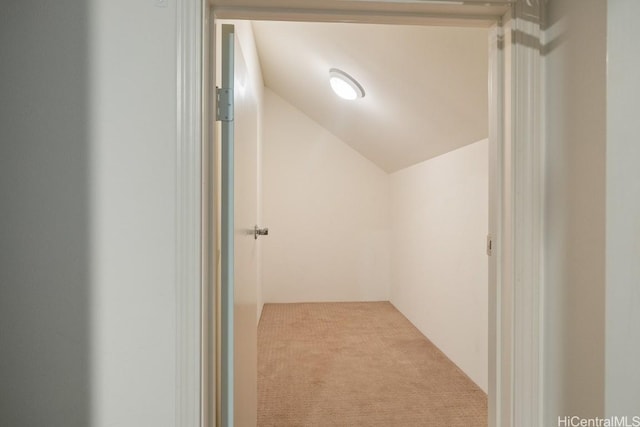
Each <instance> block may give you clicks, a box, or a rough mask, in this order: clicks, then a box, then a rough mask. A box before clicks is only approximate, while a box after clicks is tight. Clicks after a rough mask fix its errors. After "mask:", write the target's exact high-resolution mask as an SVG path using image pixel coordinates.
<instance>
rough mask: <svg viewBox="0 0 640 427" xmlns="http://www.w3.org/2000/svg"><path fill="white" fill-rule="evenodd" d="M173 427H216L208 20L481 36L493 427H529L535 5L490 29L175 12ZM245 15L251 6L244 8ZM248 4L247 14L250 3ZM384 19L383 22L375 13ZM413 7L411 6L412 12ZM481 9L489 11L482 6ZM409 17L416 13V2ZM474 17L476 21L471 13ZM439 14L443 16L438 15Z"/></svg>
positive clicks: (200, 2) (536, 273)
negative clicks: (475, 32)
mask: <svg viewBox="0 0 640 427" xmlns="http://www.w3.org/2000/svg"><path fill="white" fill-rule="evenodd" d="M176 3H177V4H176V7H177V64H176V65H177V101H178V102H177V129H178V131H177V147H176V150H177V164H176V222H177V224H176V225H177V228H176V229H177V234H176V242H177V251H176V322H177V325H176V369H177V374H176V425H177V426H185V427H186V426H189V427H195V426H202V427H209V426H211V425H214V424H215V404H216V390H215V383H216V382H215V379H216V367H215V361H214V358H215V347H216V346H215V340H216V339H217V334H216V319H215V315H214V313H215V306H216V304H217V298H216V295H215V287H214V284H215V276H216V274H217V272H216V266H215V259H216V257H217V254H216V253H215V228H216V227H215V222H214V221H215V219H214V217H213V215H212V214H213V212H214V211H215V210H214V209H215V206H214V204H215V200H214V197H213V193H214V153H213V149H212V145H211V139H212V136H213V134H214V133H213V131H212V129H213V127H212V126H213V123H212V122H213V120H210V119H206V118H208V117H211V114H210V113H211V112H212V111H214V110H213V102H214V100H213V99H212V98H213V97H212V96H211V91H212V87H211V84H210V82H211V81H212V80H211V79H210V76H211V71H212V70H213V69H215V55H213V54H212V51H213V49H212V48H213V43H212V40H211V36H210V34H211V32H210V29H211V28H212V27H213V22H211V19H210V17H211V16H214V17H215V18H214V19H218V18H225V19H228V18H233V19H279V20H307V21H333V22H339V21H349V22H354V21H357V22H370V23H384V22H387V23H396V24H403V23H404V24H431V25H434V24H435V25H463V24H469V25H485V26H488V25H487V22H488V21H490V22H492V24H490V25H491V30H490V43H491V44H490V49H489V54H490V58H489V62H490V78H489V80H490V81H489V88H490V94H489V99H490V105H489V141H490V142H489V145H490V153H489V158H490V195H489V196H490V224H489V232H490V234H491V235H492V236H493V255H492V256H491V257H489V271H490V276H489V278H490V283H489V286H490V295H491V294H493V295H494V297H493V298H490V301H489V425H490V426H499V427H511V426H523V427H526V426H537V425H539V424H540V422H541V420H542V411H543V407H542V403H543V401H542V399H541V396H542V390H543V387H542V378H543V377H542V368H543V366H542V361H543V360H542V350H543V349H542V343H543V339H542V332H543V328H542V324H543V320H544V319H543V314H544V311H543V305H542V296H543V295H542V292H543V287H542V277H543V276H542V269H543V265H542V257H541V254H542V249H543V246H542V244H543V234H542V230H543V223H542V221H543V215H542V213H543V200H544V198H543V191H544V186H543V180H544V162H543V154H544V153H543V140H542V135H543V133H542V132H541V130H542V125H543V123H542V117H543V115H542V109H543V108H544V104H543V98H542V90H541V89H542V83H543V81H542V71H541V55H542V54H541V43H540V40H541V31H542V25H541V17H542V16H544V14H543V3H544V2H542V1H541V0H516V1H510V0H505V1H502V2H500V1H494V2H493V3H494V5H496V4H501V5H503V6H504V13H501V14H500V15H499V16H493V17H487V16H486V15H478V14H477V13H469V11H472V10H477V8H478V6H476V5H473V2H472V1H468V2H465V4H464V5H459V6H457V7H456V8H455V10H454V12H455V13H454V12H452V6H451V5H447V4H446V1H440V2H434V4H433V5H429V4H428V2H425V4H426V6H425V7H426V8H427V9H428V13H427V12H425V13H424V14H420V13H399V12H398V11H395V10H394V8H399V9H400V8H402V7H404V6H406V5H404V6H403V4H402V3H398V2H397V1H393V0H392V1H388V2H385V1H384V0H381V1H378V2H363V3H362V7H361V8H360V9H358V10H356V11H353V10H351V11H345V10H344V9H342V8H341V7H342V6H340V7H337V6H336V5H338V4H339V3H341V2H340V1H339V0H331V1H329V0H327V1H325V2H322V3H320V2H318V4H321V5H320V6H318V7H316V8H314V9H308V8H305V3H307V4H308V3H309V1H308V0H287V1H286V2H285V1H282V2H280V6H278V7H269V6H262V7H256V6H255V4H253V5H252V2H251V1H250V0H247V1H244V2H243V1H234V2H231V3H232V4H233V5H234V6H229V3H230V2H229V1H228V0H227V1H223V0H211V1H210V2H209V1H207V0H176ZM243 3H247V5H244V6H243ZM253 3H255V2H253ZM381 3H382V4H386V6H387V9H385V10H383V11H380V9H379V6H380V4H381ZM408 3H409V2H408ZM483 3H486V2H485V1H484V0H483ZM414 5H415V2H414ZM471 8H476V9H471ZM440 9H441V11H439V10H440Z"/></svg>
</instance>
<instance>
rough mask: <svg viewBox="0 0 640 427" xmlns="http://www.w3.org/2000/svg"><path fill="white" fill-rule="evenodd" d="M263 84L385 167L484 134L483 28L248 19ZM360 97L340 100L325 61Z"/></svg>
mask: <svg viewBox="0 0 640 427" xmlns="http://www.w3.org/2000/svg"><path fill="white" fill-rule="evenodd" d="M253 30H254V34H255V39H256V45H257V48H258V55H259V58H260V63H261V67H262V73H263V78H264V82H265V86H267V87H268V88H270V89H271V90H273V91H274V92H276V93H277V94H278V95H280V96H281V97H282V98H284V99H285V100H287V101H288V102H289V103H291V104H292V105H294V106H295V107H297V108H298V109H299V110H301V111H302V112H304V113H305V114H306V115H308V116H309V117H310V118H312V119H313V120H315V121H316V122H318V123H319V124H320V125H322V126H323V127H324V128H326V129H328V130H329V131H330V132H332V133H333V134H335V135H336V136H338V137H339V138H340V139H342V140H343V141H344V142H345V143H347V144H349V145H350V146H351V147H353V148H354V149H355V150H357V151H358V152H360V153H361V154H362V155H363V156H365V157H366V158H368V159H369V160H371V161H372V162H374V163H375V164H377V165H378V166H380V167H381V168H382V169H384V170H385V171H387V172H394V171H397V170H399V169H403V168H405V167H407V166H410V165H412V164H415V163H418V162H421V161H424V160H427V159H429V158H432V157H435V156H438V155H441V154H444V153H446V152H448V151H451V150H454V149H456V148H459V147H462V146H464V145H467V144H471V143H473V142H476V141H478V140H480V139H483V138H486V137H487V132H488V131H487V123H488V118H487V110H488V108H487V86H488V85H487V76H488V62H487V50H488V30H487V29H485V28H453V27H428V26H398V25H381V24H376V25H372V24H346V23H299V22H267V21H255V22H253ZM330 68H339V69H342V70H343V71H345V72H347V73H349V74H350V75H352V76H353V77H355V78H356V79H357V80H358V82H359V83H360V84H361V85H362V86H363V87H364V89H365V92H366V95H365V97H364V98H361V99H357V100H355V101H345V100H342V99H340V98H338V97H337V96H336V95H335V94H334V93H333V92H332V91H331V88H330V86H329V80H328V77H329V69H330Z"/></svg>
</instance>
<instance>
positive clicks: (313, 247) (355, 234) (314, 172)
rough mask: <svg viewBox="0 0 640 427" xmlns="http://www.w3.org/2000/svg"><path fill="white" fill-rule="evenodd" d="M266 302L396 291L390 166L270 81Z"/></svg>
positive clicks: (370, 296)
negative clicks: (392, 274) (329, 128)
mask: <svg viewBox="0 0 640 427" xmlns="http://www.w3.org/2000/svg"><path fill="white" fill-rule="evenodd" d="M264 101H265V105H264V130H263V132H264V153H263V158H264V165H263V167H264V174H263V176H264V182H263V185H264V206H263V209H264V211H263V216H264V225H265V226H268V227H269V237H268V238H267V239H265V240H264V253H263V259H264V261H263V262H264V264H263V295H264V300H265V302H299V301H307V302H309V301H362V300H365V301H366V300H369V301H375V300H388V298H389V247H388V235H389V234H388V228H389V209H388V206H389V204H388V202H389V199H388V197H389V183H388V177H387V174H386V173H385V172H384V171H382V170H381V169H380V168H378V167H377V166H375V165H374V164H373V163H371V162H370V161H369V160H367V159H365V158H364V157H362V156H361V155H360V154H359V153H357V152H356V151H354V150H353V149H351V148H350V147H349V146H348V145H346V144H345V143H344V142H342V141H341V140H339V139H338V138H337V137H335V136H334V135H332V134H331V133H329V132H328V131H327V130H325V129H324V128H322V127H321V126H320V125H318V124H317V123H315V122H314V121H312V120H311V119H310V118H308V117H307V116H305V115H304V114H303V113H302V112H300V111H299V110H297V109H296V108H295V107H293V106H292V105H290V104H289V103H287V102H286V101H284V100H283V99H282V98H280V97H279V96H278V95H276V94H275V93H273V92H272V91H271V90H269V89H268V88H267V89H265V99H264Z"/></svg>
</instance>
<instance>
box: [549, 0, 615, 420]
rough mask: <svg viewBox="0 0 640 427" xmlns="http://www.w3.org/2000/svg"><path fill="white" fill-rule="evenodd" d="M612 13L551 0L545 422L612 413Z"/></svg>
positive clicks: (591, 3) (602, 6)
mask: <svg viewBox="0 0 640 427" xmlns="http://www.w3.org/2000/svg"><path fill="white" fill-rule="evenodd" d="M606 19H607V2H605V1H602V0H553V1H550V2H548V4H547V29H546V30H545V39H544V40H543V45H544V48H543V53H544V55H545V57H544V73H545V94H546V95H545V96H546V100H545V103H546V111H545V116H544V120H545V129H546V131H545V135H544V136H545V138H546V174H547V176H546V188H545V201H544V202H545V214H544V227H545V237H544V238H545V243H544V245H545V253H544V265H545V275H544V310H545V324H544V331H543V335H544V345H543V348H544V361H543V367H544V368H543V369H544V379H543V387H544V390H543V392H544V395H543V405H544V421H543V424H545V425H556V424H557V417H558V416H564V415H580V416H585V417H589V416H602V415H603V412H604V407H603V405H604V344H605V342H604V300H605V287H604V283H605V161H606V160H605V159H606V156H605V141H606V135H605V128H606V126H605V91H606V68H605V66H606Z"/></svg>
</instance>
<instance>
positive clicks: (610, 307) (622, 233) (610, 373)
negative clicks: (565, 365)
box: [605, 0, 640, 420]
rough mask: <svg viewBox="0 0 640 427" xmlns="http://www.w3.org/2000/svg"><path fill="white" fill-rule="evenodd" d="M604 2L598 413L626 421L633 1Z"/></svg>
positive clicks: (636, 384) (634, 242)
mask: <svg viewBox="0 0 640 427" xmlns="http://www.w3.org/2000/svg"><path fill="white" fill-rule="evenodd" d="M607 5H608V8H607V64H608V67H607V165H606V169H607V211H606V217H607V220H606V221H607V222H606V227H607V241H606V250H607V255H606V280H607V290H606V353H605V360H606V371H605V372H606V379H605V413H606V415H607V416H612V415H628V416H632V415H640V369H638V360H640V335H638V325H640V292H638V286H639V284H640V262H638V257H639V256H640V168H639V167H638V161H639V160H640V142H639V141H638V135H640V120H639V118H640V117H639V115H638V96H640V81H639V80H638V76H639V75H640V52H639V51H638V47H637V42H638V40H640V27H639V26H638V23H637V19H638V17H639V16H640V2H638V1H636V0H609V1H608V2H607ZM630 420H631V419H630Z"/></svg>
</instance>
